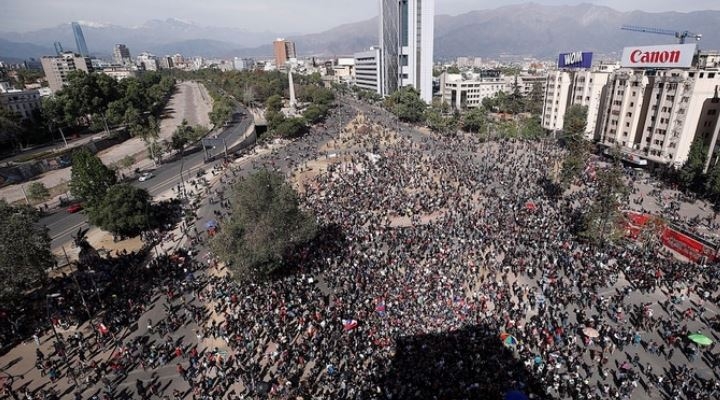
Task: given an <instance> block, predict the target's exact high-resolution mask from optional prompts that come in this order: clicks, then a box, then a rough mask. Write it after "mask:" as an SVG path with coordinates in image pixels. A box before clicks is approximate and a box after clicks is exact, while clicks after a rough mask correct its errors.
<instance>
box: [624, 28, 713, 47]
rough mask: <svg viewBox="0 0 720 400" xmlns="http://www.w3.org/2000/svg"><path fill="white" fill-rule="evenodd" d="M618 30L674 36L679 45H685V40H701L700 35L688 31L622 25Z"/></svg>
mask: <svg viewBox="0 0 720 400" xmlns="http://www.w3.org/2000/svg"><path fill="white" fill-rule="evenodd" d="M620 29H622V30H624V31H633V32H645V33H654V34H656V35H667V36H675V37H676V38H677V40H678V42H679V43H680V44H684V43H685V39H686V38H689V37H690V38H694V39H695V40H700V39H702V34H701V33H693V32H689V31H673V30H670V29H660V28H646V27H644V26H634V25H623V26H622V27H620Z"/></svg>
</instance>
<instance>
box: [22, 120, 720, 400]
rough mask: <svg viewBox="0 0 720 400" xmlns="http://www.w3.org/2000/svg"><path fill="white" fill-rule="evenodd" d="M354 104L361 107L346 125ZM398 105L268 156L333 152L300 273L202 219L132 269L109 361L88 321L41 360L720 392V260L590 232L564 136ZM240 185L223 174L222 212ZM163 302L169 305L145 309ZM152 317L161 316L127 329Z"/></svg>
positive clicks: (144, 391) (453, 389)
mask: <svg viewBox="0 0 720 400" xmlns="http://www.w3.org/2000/svg"><path fill="white" fill-rule="evenodd" d="M353 117H354V115H353V114H352V113H351V112H349V111H347V110H346V108H341V109H340V110H339V111H337V114H336V115H334V116H333V117H332V119H331V120H330V121H329V122H328V124H327V125H328V126H332V125H333V124H335V123H339V122H340V121H344V122H345V123H347V122H349V121H350V119H351V118H353ZM389 121H391V119H389V117H388V116H387V115H386V114H385V113H384V112H381V111H372V112H369V113H367V114H366V115H365V117H364V118H363V119H362V123H361V124H360V125H362V127H364V129H362V131H363V134H362V135H354V134H352V133H351V132H350V131H353V130H354V129H355V128H357V124H356V126H355V128H348V130H346V131H345V132H344V134H343V135H342V136H338V135H337V134H334V133H332V131H333V128H328V129H326V130H324V131H323V132H318V131H315V132H313V133H311V134H310V135H309V136H308V137H306V138H305V139H301V140H300V141H299V142H297V143H294V144H293V145H294V146H295V147H294V148H295V150H296V154H294V157H288V158H285V159H283V158H281V157H280V156H271V157H269V158H266V159H264V160H263V161H258V162H257V163H253V168H277V169H280V170H281V165H282V164H285V165H290V166H292V167H295V169H294V170H292V171H291V170H284V172H286V173H287V174H288V176H289V177H290V176H292V177H294V178H297V177H298V176H299V175H300V174H301V173H302V172H303V171H306V167H305V162H306V161H308V160H309V159H321V160H325V161H326V162H327V163H328V165H329V166H328V167H327V168H326V169H325V170H323V171H322V172H321V173H319V174H317V175H316V176H313V177H312V178H310V179H305V180H301V181H299V183H298V186H299V188H300V193H301V194H302V195H301V197H302V204H303V207H306V208H307V209H309V210H311V211H312V212H313V213H314V214H315V215H316V216H317V218H318V221H319V223H320V225H321V230H320V234H319V236H318V238H317V239H315V240H314V241H313V242H311V243H309V244H308V245H307V246H305V247H304V248H302V249H299V250H298V251H297V252H296V253H295V254H294V255H293V256H292V257H291V258H290V259H289V260H288V263H289V264H291V265H292V266H293V267H294V268H293V270H294V271H295V272H294V273H293V274H292V275H290V276H287V277H284V278H279V279H277V280H274V281H271V282H263V283H252V284H250V283H237V282H235V281H233V280H232V278H231V277H230V276H229V275H228V274H227V273H226V270H225V269H223V267H222V265H220V264H219V263H218V260H217V259H216V258H215V257H214V256H213V255H212V254H210V253H208V251H207V249H206V248H205V247H204V245H203V244H202V243H201V242H200V236H201V235H199V236H198V243H197V245H196V247H195V249H196V250H195V251H191V252H190V253H189V254H188V253H182V254H179V255H177V256H174V257H172V258H170V257H165V258H161V259H160V260H159V261H155V262H154V264H152V265H151V266H150V267H149V268H145V269H139V270H134V272H138V273H141V274H145V275H142V278H141V279H137V280H133V282H136V283H131V282H124V281H123V279H130V278H129V277H126V278H121V281H120V282H119V283H118V285H119V286H118V289H120V290H116V291H113V293H112V294H111V296H110V298H106V300H107V301H111V302H112V303H111V304H113V305H114V306H113V305H105V309H107V310H108V311H107V312H105V313H104V317H103V320H102V322H101V323H102V324H103V327H110V328H106V329H107V337H104V336H105V333H103V332H106V331H105V330H102V329H98V330H97V331H98V332H99V333H98V338H97V340H96V342H97V343H101V344H103V343H104V344H105V345H106V347H104V349H112V350H111V354H112V356H111V357H110V358H109V361H107V362H105V363H96V362H94V361H90V357H87V356H86V355H85V353H86V352H88V351H91V350H88V349H87V348H86V345H85V344H84V343H86V340H87V339H84V338H82V337H81V338H78V337H72V338H66V340H64V341H63V343H64V344H58V345H56V346H55V351H54V354H53V355H52V356H51V355H45V354H38V355H37V358H38V360H39V361H38V368H40V369H42V370H43V374H44V375H45V374H46V375H47V376H48V377H49V379H52V380H55V379H60V377H59V374H58V371H57V370H58V369H59V368H61V367H62V365H63V364H64V361H63V360H64V359H65V358H67V357H70V358H71V359H72V361H71V363H73V365H80V366H82V368H83V369H84V371H86V372H87V371H92V373H85V374H82V375H78V376H82V377H84V378H85V379H88V382H87V383H88V385H91V384H92V385H101V386H102V391H101V392H100V394H99V396H100V397H101V398H102V396H105V398H122V396H123V393H124V394H125V395H128V393H129V392H128V391H130V390H132V391H133V393H135V394H136V395H137V396H139V397H142V398H151V397H153V396H157V397H158V398H160V397H163V396H164V397H165V398H174V399H181V398H189V397H192V398H194V399H221V398H246V399H255V398H257V399H260V398H277V399H289V398H303V399H478V398H482V399H501V398H503V396H504V394H505V393H507V392H510V391H520V392H523V393H525V394H526V395H528V396H529V397H530V398H536V399H546V398H547V399H549V398H558V399H565V398H567V399H580V398H585V399H598V400H600V399H631V398H652V399H655V398H666V399H673V400H674V399H697V400H699V399H713V398H718V397H720V383H719V382H720V381H719V380H718V376H717V371H718V366H719V365H720V353H718V351H717V350H716V348H715V346H714V345H712V346H699V345H696V344H694V343H692V342H691V341H689V340H688V339H687V336H688V334H690V333H693V332H696V331H701V332H702V333H704V334H706V335H708V336H709V337H714V338H715V339H717V333H718V330H717V328H718V326H717V305H718V301H719V300H720V290H719V289H718V284H719V283H720V270H718V269H717V265H707V266H698V265H695V264H690V263H687V262H684V261H680V260H678V259H677V258H675V257H674V256H673V255H672V254H670V253H669V252H668V251H667V250H664V249H662V248H661V247H658V246H657V245H655V247H648V246H650V245H641V244H632V243H630V242H621V243H620V244H616V245H608V246H606V247H604V248H602V249H599V248H597V247H594V246H591V245H589V244H587V243H584V242H582V241H579V240H578V239H577V235H576V234H575V232H574V227H575V226H576V225H577V224H576V222H577V219H578V218H579V215H581V214H582V210H583V209H584V208H586V207H587V205H588V204H589V202H590V201H591V199H592V198H593V194H594V191H595V189H596V188H595V183H594V182H593V181H592V180H587V181H585V182H582V183H581V184H580V185H579V186H578V187H576V188H575V190H573V191H572V194H569V195H565V196H556V195H554V194H550V193H548V190H547V185H545V184H544V183H545V182H547V180H548V177H550V176H552V174H553V173H555V172H556V168H557V165H558V161H559V160H560V159H561V157H563V150H562V149H561V148H559V147H557V146H556V145H554V144H552V145H551V144H548V143H543V142H526V141H509V140H506V141H491V142H483V141H481V140H480V139H478V138H477V137H473V136H470V135H459V136H456V137H435V136H433V135H426V134H419V133H417V132H415V131H412V130H411V129H409V128H407V127H404V128H402V129H401V131H400V132H394V129H392V127H393V125H389ZM358 130H361V129H358ZM322 143H324V145H320V144H322ZM330 153H333V157H332V158H331V157H329V156H328V155H329V154H330ZM234 179H235V178H232V179H230V178H226V179H225V180H224V183H225V184H230V183H231V182H232V181H233V180H234ZM628 182H630V184H632V181H631V180H629V181H628ZM228 192H229V191H227V190H221V191H217V192H215V196H216V197H217V201H218V203H219V204H221V205H222V209H223V211H218V212H215V216H217V218H218V220H220V224H221V225H222V220H223V218H226V217H227V215H228V213H229V212H230V210H231V207H230V206H231V204H230V202H231V200H232V199H231V197H227V196H224V195H223V193H225V194H226V193H228ZM656 195H657V196H661V193H658V194H656ZM142 271H146V272H142ZM147 271H155V272H147ZM194 274H197V276H195V275H194ZM135 284H137V285H140V284H142V285H147V287H145V286H141V287H140V288H139V289H138V290H133V289H132V288H133V287H134V286H133V285H135ZM151 287H159V288H160V290H155V291H153V290H152V289H151ZM154 295H160V297H159V298H161V299H162V300H157V298H154ZM152 301H161V302H162V306H163V307H164V310H165V316H166V317H165V318H164V319H163V320H162V321H152V320H143V317H142V316H141V315H142V313H143V311H144V305H146V304H150V303H151V302H152ZM133 323H142V324H147V332H148V333H147V334H145V335H135V336H129V337H125V338H123V336H122V334H121V332H114V331H113V327H120V326H128V325H131V324H133ZM183 326H197V328H196V329H194V332H195V337H192V338H188V337H184V338H178V337H177V336H178V335H175V334H174V332H175V331H177V329H180V328H181V327H183ZM208 343H210V344H208ZM65 346H67V347H69V349H66V348H65ZM66 350H70V351H66ZM92 350H95V351H100V350H101V349H95V348H93V349H92ZM167 366H174V368H175V370H176V373H177V379H183V380H184V381H185V382H186V383H187V385H186V386H183V388H184V390H178V389H173V391H171V392H170V391H168V392H164V391H163V390H162V387H161V385H160V384H159V383H157V382H156V381H143V380H141V379H137V380H134V382H133V384H132V385H130V387H127V386H126V387H124V389H122V390H121V389H120V388H119V387H118V382H122V381H126V380H127V379H130V378H128V374H129V373H130V371H132V370H139V369H143V370H153V369H158V368H165V367H167ZM51 373H52V374H51ZM65 374H66V375H67V374H69V370H68V371H66V372H65ZM13 396H14V398H18V397H17V394H14V395H13ZM130 397H132V396H130ZM79 398H83V397H82V396H80V397H79Z"/></svg>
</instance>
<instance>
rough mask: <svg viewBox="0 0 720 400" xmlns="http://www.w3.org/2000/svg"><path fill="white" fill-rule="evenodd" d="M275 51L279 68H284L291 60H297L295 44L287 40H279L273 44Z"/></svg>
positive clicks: (276, 63)
mask: <svg viewBox="0 0 720 400" xmlns="http://www.w3.org/2000/svg"><path fill="white" fill-rule="evenodd" d="M273 50H274V52H275V66H276V67H278V68H284V67H285V63H287V62H288V61H290V59H291V58H296V57H297V55H296V54H295V42H291V41H289V40H285V39H282V38H281V39H277V40H275V42H273Z"/></svg>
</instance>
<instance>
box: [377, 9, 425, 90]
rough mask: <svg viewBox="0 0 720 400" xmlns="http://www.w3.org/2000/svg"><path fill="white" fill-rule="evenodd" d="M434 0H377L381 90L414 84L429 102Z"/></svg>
mask: <svg viewBox="0 0 720 400" xmlns="http://www.w3.org/2000/svg"><path fill="white" fill-rule="evenodd" d="M434 23H435V0H380V46H381V49H382V57H381V63H382V79H383V84H382V91H383V94H384V95H388V94H390V93H392V92H394V91H395V90H397V89H398V88H399V87H402V86H413V87H414V88H415V89H417V90H418V91H419V92H420V97H421V98H422V99H423V100H424V101H425V102H427V103H430V102H432V67H433V37H434Z"/></svg>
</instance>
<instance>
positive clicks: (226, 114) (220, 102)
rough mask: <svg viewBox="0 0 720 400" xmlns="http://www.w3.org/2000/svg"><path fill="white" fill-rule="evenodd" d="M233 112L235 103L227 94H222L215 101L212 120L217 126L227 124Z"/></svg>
mask: <svg viewBox="0 0 720 400" xmlns="http://www.w3.org/2000/svg"><path fill="white" fill-rule="evenodd" d="M232 113H233V105H232V103H231V102H230V99H228V98H227V97H226V96H220V97H219V98H217V99H215V101H214V102H213V108H212V111H210V122H212V123H213V124H214V125H215V126H220V125H223V124H225V123H226V122H228V121H229V120H230V116H231V115H232Z"/></svg>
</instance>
